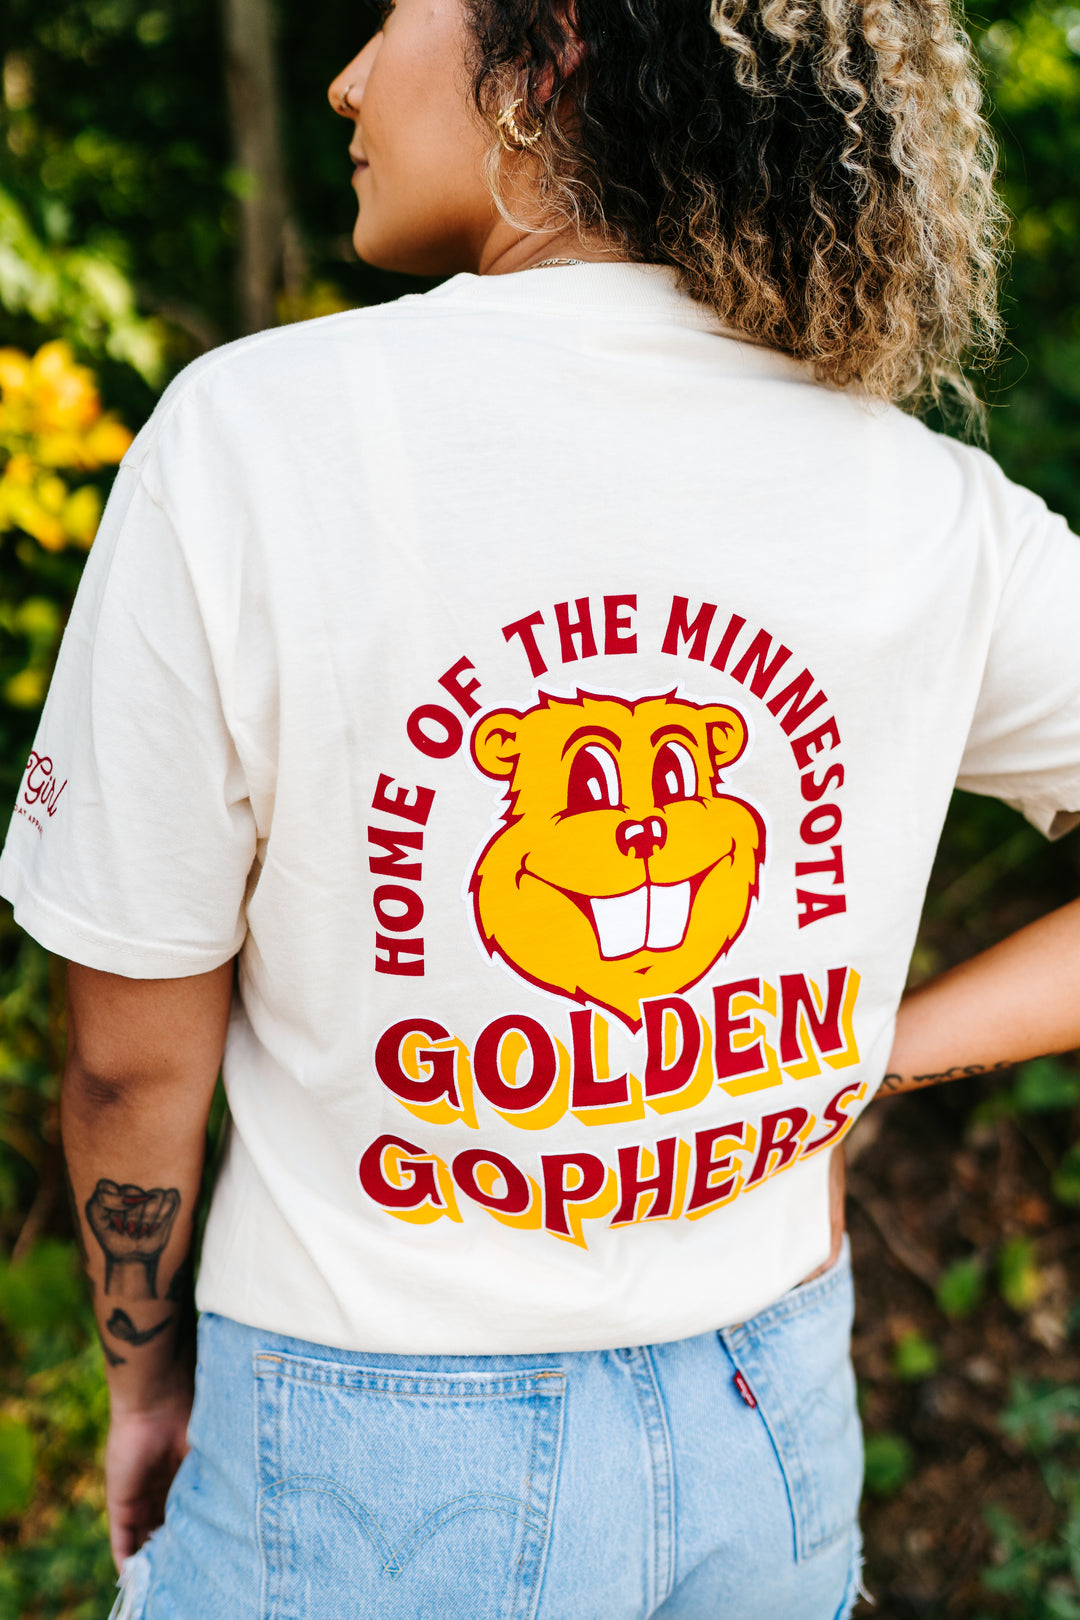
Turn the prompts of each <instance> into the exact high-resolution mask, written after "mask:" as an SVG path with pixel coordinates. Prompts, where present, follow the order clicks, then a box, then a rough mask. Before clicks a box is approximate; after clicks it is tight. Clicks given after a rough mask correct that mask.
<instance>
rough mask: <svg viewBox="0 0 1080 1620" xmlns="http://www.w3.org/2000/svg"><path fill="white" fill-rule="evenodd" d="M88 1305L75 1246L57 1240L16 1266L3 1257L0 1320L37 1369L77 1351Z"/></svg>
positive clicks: (36, 1249)
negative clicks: (4, 1260)
mask: <svg viewBox="0 0 1080 1620" xmlns="http://www.w3.org/2000/svg"><path fill="white" fill-rule="evenodd" d="M88 1312H89V1306H88V1302H87V1299H86V1287H85V1283H84V1282H83V1279H82V1277H81V1276H80V1268H79V1263H78V1259H77V1256H76V1253H75V1249H74V1247H73V1246H72V1245H71V1244H70V1243H64V1242H61V1241H60V1240H59V1239H56V1238H47V1239H45V1240H44V1241H42V1242H40V1243H38V1244H36V1245H35V1246H34V1248H33V1249H31V1251H30V1253H29V1254H28V1255H26V1256H25V1258H24V1259H22V1260H20V1261H18V1262H17V1263H15V1264H11V1263H10V1262H3V1261H0V1322H2V1323H3V1325H4V1327H5V1328H6V1329H7V1331H8V1332H9V1333H10V1334H11V1336H12V1338H13V1339H14V1340H15V1343H16V1346H17V1347H18V1350H19V1352H20V1355H21V1356H22V1358H23V1361H24V1362H25V1363H26V1365H27V1370H28V1371H31V1372H34V1371H37V1370H38V1369H39V1368H42V1367H48V1366H52V1365H54V1364H55V1363H57V1362H60V1361H65V1360H67V1358H68V1357H70V1356H72V1355H74V1353H75V1351H76V1350H77V1349H78V1348H79V1346H80V1345H81V1344H82V1343H83V1341H84V1340H85V1337H86V1331H87V1317H88Z"/></svg>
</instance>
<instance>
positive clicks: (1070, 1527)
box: [983, 1379, 1080, 1620]
mask: <svg viewBox="0 0 1080 1620" xmlns="http://www.w3.org/2000/svg"><path fill="white" fill-rule="evenodd" d="M1000 1423H1001V1427H1002V1430H1003V1431H1004V1433H1005V1434H1006V1435H1008V1437H1009V1438H1010V1439H1011V1440H1012V1441H1014V1442H1015V1443H1016V1444H1018V1445H1020V1446H1022V1447H1023V1448H1024V1449H1025V1450H1027V1451H1028V1452H1029V1453H1030V1454H1031V1455H1032V1456H1033V1457H1035V1458H1036V1460H1037V1461H1038V1464H1039V1472H1040V1474H1041V1477H1042V1482H1043V1488H1044V1490H1045V1492H1046V1496H1047V1499H1048V1503H1049V1505H1050V1506H1051V1509H1052V1513H1053V1528H1052V1530H1051V1532H1050V1534H1048V1535H1047V1534H1042V1535H1032V1534H1030V1533H1028V1532H1025V1531H1024V1530H1023V1529H1022V1528H1021V1527H1020V1526H1019V1525H1018V1524H1017V1522H1016V1519H1015V1518H1014V1516H1013V1515H1012V1514H1010V1513H1008V1512H1006V1511H1005V1509H1004V1508H1002V1507H1001V1506H1000V1505H997V1504H994V1505H992V1506H991V1507H990V1508H989V1509H988V1510H987V1513H986V1521H987V1524H988V1526H989V1528H990V1530H991V1532H992V1534H993V1537H994V1561H993V1564H992V1565H991V1566H990V1567H989V1568H988V1569H986V1570H985V1571H984V1573H983V1584H984V1586H985V1587H986V1589H987V1591H988V1592H992V1593H995V1594H997V1595H998V1596H999V1597H1000V1598H1002V1599H1004V1600H1005V1608H1004V1613H1005V1614H1006V1615H1008V1616H1009V1617H1011V1620H1080V1457H1078V1456H1077V1452H1076V1440H1077V1435H1078V1432H1080V1387H1077V1386H1076V1385H1070V1384H1065V1385H1059V1386H1056V1387H1055V1386H1054V1385H1051V1384H1048V1383H1046V1382H1045V1381H1044V1382H1040V1383H1038V1384H1035V1385H1032V1384H1029V1383H1028V1382H1026V1381H1025V1380H1023V1379H1016V1380H1014V1382H1013V1385H1012V1389H1011V1393H1010V1397H1009V1402H1008V1404H1007V1406H1006V1407H1005V1410H1004V1411H1003V1412H1002V1414H1001V1418H1000Z"/></svg>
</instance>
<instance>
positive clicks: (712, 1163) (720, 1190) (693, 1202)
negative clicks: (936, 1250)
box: [684, 1119, 746, 1215]
mask: <svg viewBox="0 0 1080 1620" xmlns="http://www.w3.org/2000/svg"><path fill="white" fill-rule="evenodd" d="M725 1137H726V1138H728V1139H733V1140H734V1141H736V1142H740V1143H741V1142H745V1141H746V1121H745V1120H744V1119H737V1120H735V1121H734V1122H733V1123H732V1124H730V1125H717V1126H716V1127H715V1129H713V1130H709V1131H696V1132H695V1133H694V1176H693V1180H692V1181H691V1183H690V1197H689V1198H688V1199H687V1201H686V1209H685V1211H684V1214H687V1215H690V1214H692V1213H693V1212H694V1210H696V1209H708V1207H709V1205H710V1204H719V1203H722V1202H723V1200H724V1199H725V1198H728V1197H730V1195H731V1193H732V1192H733V1190H734V1187H735V1183H736V1181H737V1179H738V1171H732V1173H731V1175H729V1176H727V1177H726V1178H725V1180H723V1181H718V1182H714V1181H713V1177H714V1176H715V1175H718V1174H721V1175H722V1174H723V1172H724V1171H725V1170H731V1162H732V1159H733V1158H734V1154H733V1153H723V1154H721V1156H720V1158H718V1159H716V1158H714V1157H713V1155H714V1153H715V1151H716V1144H717V1143H718V1142H720V1141H723V1140H724V1138H725Z"/></svg>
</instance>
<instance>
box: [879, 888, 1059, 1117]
mask: <svg viewBox="0 0 1080 1620" xmlns="http://www.w3.org/2000/svg"><path fill="white" fill-rule="evenodd" d="M1075 1047H1080V900H1074V901H1072V902H1071V903H1070V904H1069V905H1067V906H1062V907H1061V909H1060V910H1058V911H1052V912H1050V913H1049V914H1048V915H1047V916H1045V917H1040V919H1039V920H1038V922H1034V923H1031V924H1029V926H1028V927H1027V928H1021V929H1020V930H1019V932H1018V933H1015V934H1012V935H1010V936H1009V938H1008V939H1004V940H1002V941H1001V943H1000V944H998V945H994V946H991V948H990V949H989V950H986V951H982V952H980V954H979V955H978V956H973V957H971V959H970V960H969V961H967V962H961V963H960V964H959V966H958V967H954V968H950V969H949V971H948V972H947V973H943V974H941V976H940V978H937V979H932V980H931V981H930V982H929V983H928V984H924V985H920V986H919V988H918V989H917V990H913V991H912V992H911V994H910V995H907V996H905V997H904V999H903V1001H902V1002H901V1004H900V1012H899V1015H898V1017H897V1021H896V1036H895V1039H894V1042H893V1049H892V1054H891V1056H890V1058H889V1067H888V1072H887V1073H886V1075H885V1078H884V1080H883V1081H882V1083H881V1093H882V1095H886V1094H888V1093H890V1092H897V1091H916V1090H919V1089H920V1088H922V1087H925V1086H932V1085H938V1084H940V1083H941V1082H942V1081H945V1080H960V1079H963V1078H964V1076H965V1075H977V1074H989V1073H991V1072H992V1071H993V1070H995V1069H1009V1068H1012V1066H1013V1064H1015V1063H1023V1062H1025V1061H1026V1060H1027V1059H1028V1058H1033V1057H1040V1056H1042V1055H1043V1054H1044V1053H1047V1052H1068V1051H1071V1050H1073V1048H1075Z"/></svg>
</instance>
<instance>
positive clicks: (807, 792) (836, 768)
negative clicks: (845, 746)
mask: <svg viewBox="0 0 1080 1620" xmlns="http://www.w3.org/2000/svg"><path fill="white" fill-rule="evenodd" d="M843 785H844V767H843V766H842V765H841V764H840V762H839V760H834V761H833V763H832V764H831V765H830V766H828V768H827V769H826V771H825V775H824V776H823V777H822V779H821V781H820V782H819V781H818V779H817V777H816V776H815V775H814V773H813V771H807V773H806V775H805V776H800V777H799V787H800V789H801V790H802V796H803V798H804V799H805V800H806V802H807V804H816V803H817V801H818V800H819V799H823V798H824V797H825V795H826V793H828V791H829V789H830V788H833V789H834V790H839V789H840V788H842V787H843Z"/></svg>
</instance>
